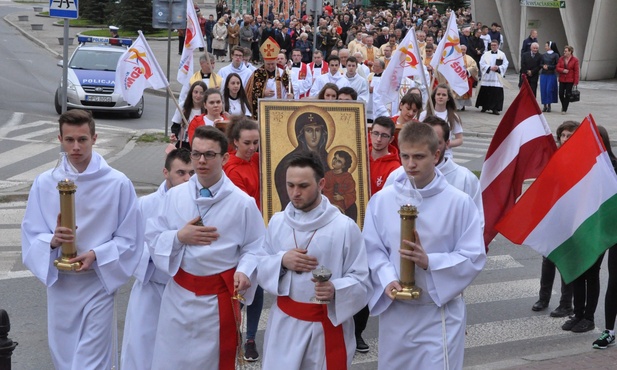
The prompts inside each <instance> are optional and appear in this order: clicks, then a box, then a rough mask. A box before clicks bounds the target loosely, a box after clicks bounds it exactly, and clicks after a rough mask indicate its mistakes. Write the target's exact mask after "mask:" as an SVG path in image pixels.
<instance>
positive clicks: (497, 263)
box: [484, 254, 523, 271]
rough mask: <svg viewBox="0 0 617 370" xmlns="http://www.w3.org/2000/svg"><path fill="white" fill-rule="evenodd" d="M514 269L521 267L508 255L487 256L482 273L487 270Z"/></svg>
mask: <svg viewBox="0 0 617 370" xmlns="http://www.w3.org/2000/svg"><path fill="white" fill-rule="evenodd" d="M516 267H523V265H521V264H520V263H519V262H518V261H517V260H515V259H514V257H512V256H510V255H509V254H503V255H496V256H487V257H486V264H485V265H484V271H487V270H501V269H510V268H516Z"/></svg>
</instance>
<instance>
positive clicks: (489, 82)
mask: <svg viewBox="0 0 617 370" xmlns="http://www.w3.org/2000/svg"><path fill="white" fill-rule="evenodd" d="M498 59H501V60H502V64H501V65H500V66H499V70H498V71H496V72H493V71H490V72H487V70H488V69H489V68H491V67H492V66H495V65H497V60H498ZM508 64H509V63H508V58H506V54H505V53H504V52H503V51H501V50H497V53H496V54H492V53H491V51H490V50H489V51H487V52H485V53H484V54H483V55H482V58H480V70H481V71H482V80H481V81H480V85H481V86H493V87H503V82H502V79H503V76H505V75H506V71H507V70H508ZM500 77H501V78H500Z"/></svg>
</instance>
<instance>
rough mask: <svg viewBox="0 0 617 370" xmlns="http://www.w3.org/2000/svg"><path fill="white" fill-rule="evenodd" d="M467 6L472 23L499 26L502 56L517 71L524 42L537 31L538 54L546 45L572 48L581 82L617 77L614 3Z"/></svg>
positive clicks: (543, 0)
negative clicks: (505, 56)
mask: <svg viewBox="0 0 617 370" xmlns="http://www.w3.org/2000/svg"><path fill="white" fill-rule="evenodd" d="M471 8H472V9H471V10H472V14H473V15H474V19H475V20H476V21H479V22H482V23H483V24H487V25H489V26H490V24H491V23H492V22H497V23H499V24H500V25H501V26H502V31H501V32H502V34H503V36H504V47H503V49H504V52H506V53H508V57H509V58H510V60H511V61H512V62H513V63H512V64H513V65H514V66H515V68H516V69H517V70H518V68H519V66H520V53H521V46H522V43H523V40H524V39H525V38H527V37H528V36H529V32H530V31H531V30H532V29H536V30H538V43H539V44H540V51H541V52H544V44H545V43H546V42H547V41H553V42H556V43H557V46H558V47H559V50H560V52H562V53H563V47H564V46H565V45H570V46H572V47H573V48H574V55H575V56H576V57H577V58H578V59H579V60H580V62H581V80H586V81H593V80H603V79H611V78H615V77H617V38H616V37H615V36H614V35H615V30H614V28H613V27H615V26H617V24H616V23H613V22H616V20H617V1H616V0H561V1H551V0H537V1H536V0H472V1H471ZM611 23H612V25H611Z"/></svg>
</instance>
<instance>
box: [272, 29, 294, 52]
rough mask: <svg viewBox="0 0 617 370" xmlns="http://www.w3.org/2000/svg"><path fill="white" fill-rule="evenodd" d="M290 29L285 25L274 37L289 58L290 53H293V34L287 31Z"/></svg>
mask: <svg viewBox="0 0 617 370" xmlns="http://www.w3.org/2000/svg"><path fill="white" fill-rule="evenodd" d="M288 30H289V28H288V27H287V26H285V25H283V27H282V28H281V29H280V30H278V31H276V35H275V37H274V39H275V40H276V43H277V44H279V46H280V47H281V53H283V54H285V57H286V58H287V59H289V55H290V54H291V36H290V35H289V33H287V31H288Z"/></svg>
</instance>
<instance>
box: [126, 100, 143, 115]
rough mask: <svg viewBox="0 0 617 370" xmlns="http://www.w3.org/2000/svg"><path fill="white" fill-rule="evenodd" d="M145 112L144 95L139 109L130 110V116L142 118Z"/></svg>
mask: <svg viewBox="0 0 617 370" xmlns="http://www.w3.org/2000/svg"><path fill="white" fill-rule="evenodd" d="M142 114H144V98H143V97H142V98H141V100H140V101H139V103H138V104H137V110H135V111H133V112H130V113H129V117H131V118H140V117H141V115H142Z"/></svg>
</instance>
